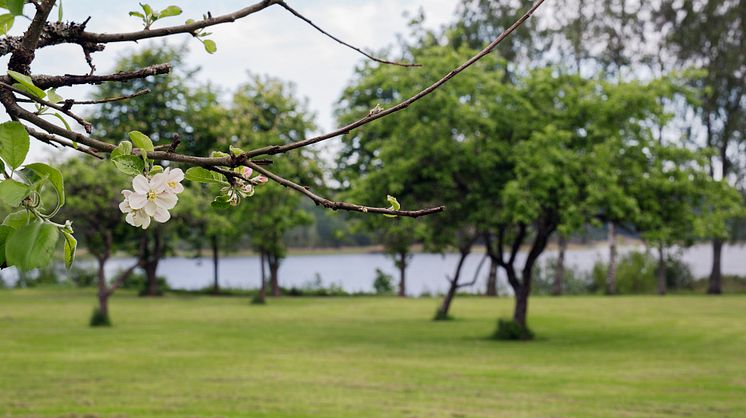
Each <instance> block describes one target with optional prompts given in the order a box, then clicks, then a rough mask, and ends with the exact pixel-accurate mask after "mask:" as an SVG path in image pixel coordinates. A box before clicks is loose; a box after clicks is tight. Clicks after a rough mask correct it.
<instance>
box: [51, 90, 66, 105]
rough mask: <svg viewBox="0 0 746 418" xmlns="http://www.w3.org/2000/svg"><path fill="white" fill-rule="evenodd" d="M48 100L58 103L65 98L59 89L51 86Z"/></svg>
mask: <svg viewBox="0 0 746 418" xmlns="http://www.w3.org/2000/svg"><path fill="white" fill-rule="evenodd" d="M47 100H48V101H50V102H52V103H55V104H57V103H60V102H62V101H64V100H65V99H64V98H63V97H62V96H60V95H59V94H57V89H55V88H51V89H49V90H47Z"/></svg>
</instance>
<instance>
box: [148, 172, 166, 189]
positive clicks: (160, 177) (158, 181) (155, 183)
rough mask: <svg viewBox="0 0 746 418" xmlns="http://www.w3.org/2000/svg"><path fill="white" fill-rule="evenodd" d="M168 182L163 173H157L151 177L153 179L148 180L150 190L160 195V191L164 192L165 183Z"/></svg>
mask: <svg viewBox="0 0 746 418" xmlns="http://www.w3.org/2000/svg"><path fill="white" fill-rule="evenodd" d="M167 181H168V178H167V177H166V175H165V174H164V173H158V174H156V175H154V176H153V178H152V179H151V180H150V189H151V190H153V191H155V192H156V193H161V192H162V191H164V190H166V182H167Z"/></svg>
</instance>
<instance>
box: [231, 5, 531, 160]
mask: <svg viewBox="0 0 746 418" xmlns="http://www.w3.org/2000/svg"><path fill="white" fill-rule="evenodd" d="M542 3H544V0H537V1H536V2H535V3H534V4H533V6H531V8H530V9H529V10H528V11H527V12H526V13H524V14H523V16H521V17H520V18H519V19H518V20H517V21H516V22H515V23H513V24H512V25H510V27H509V28H507V29H505V31H504V32H503V33H501V34H500V35H499V36H498V37H497V38H495V40H494V41H492V42H490V44H489V45H487V46H486V47H485V48H484V49H483V50H482V51H480V52H479V53H477V54H476V55H474V56H473V57H471V58H469V60H467V61H466V62H464V63H463V64H461V65H459V66H458V67H456V68H454V69H453V70H451V71H450V72H449V73H448V74H446V75H444V76H443V77H442V78H441V79H440V80H438V81H436V82H435V83H433V84H432V85H430V86H429V87H427V88H425V89H424V90H422V91H420V92H419V93H417V94H415V95H414V96H412V97H410V98H409V99H407V100H404V101H403V102H400V103H399V104H397V105H395V106H393V107H390V108H388V109H385V110H382V111H380V112H377V113H371V114H368V115H367V116H365V117H363V118H361V119H358V120H357V121H355V122H352V123H350V124H349V125H346V126H343V127H341V128H339V129H337V130H335V131H332V132H329V133H326V134H323V135H319V136H316V137H313V138H307V139H304V140H301V141H297V142H292V143H290V144H286V145H271V146H268V147H263V148H259V149H256V150H254V151H249V152H247V153H246V156H247V157H249V158H251V157H256V156H258V155H274V154H282V153H285V152H288V151H290V150H294V149H297V148H303V147H307V146H309V145H312V144H315V143H317V142H321V141H324V140H327V139H331V138H335V137H337V136H340V135H344V134H346V133H349V132H350V131H352V130H353V129H356V128H359V127H361V126H363V125H367V124H369V123H370V122H373V121H374V120H377V119H381V118H383V117H386V116H388V115H390V114H392V113H396V112H398V111H400V110H404V109H406V108H408V107H409V106H410V105H412V104H413V103H415V102H416V101H418V100H420V99H422V98H423V97H425V96H427V95H429V94H430V93H432V92H434V91H435V90H436V89H437V88H438V87H440V86H442V85H443V84H445V83H447V82H448V81H449V80H450V79H452V78H453V77H455V76H456V75H458V74H459V73H461V72H463V71H464V70H466V69H467V68H469V67H471V66H472V65H474V63H476V62H477V61H479V60H480V59H482V58H483V57H485V56H486V55H487V54H489V53H490V52H492V51H493V50H494V49H495V47H497V46H498V45H499V44H500V42H502V41H503V40H504V39H505V38H507V37H508V36H509V35H510V34H511V33H513V32H514V31H515V30H516V29H518V27H520V26H521V25H522V24H523V22H525V21H526V20H527V19H528V18H529V17H531V15H532V14H533V13H534V12H535V11H536V9H538V8H539V6H541V4H542Z"/></svg>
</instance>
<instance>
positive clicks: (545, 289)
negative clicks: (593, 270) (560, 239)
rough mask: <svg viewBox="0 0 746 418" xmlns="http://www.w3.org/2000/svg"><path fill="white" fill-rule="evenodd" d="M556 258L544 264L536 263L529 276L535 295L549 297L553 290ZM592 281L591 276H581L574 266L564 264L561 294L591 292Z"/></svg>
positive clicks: (549, 259) (547, 260)
mask: <svg viewBox="0 0 746 418" xmlns="http://www.w3.org/2000/svg"><path fill="white" fill-rule="evenodd" d="M557 261H558V260H557V258H554V257H552V258H548V259H546V261H544V263H542V264H539V263H536V265H535V267H534V269H533V270H532V272H531V274H532V276H533V291H534V293H535V294H537V295H549V294H551V293H552V290H553V288H554V278H555V276H556V274H557V273H556V271H557ZM592 288H593V281H592V279H591V276H590V275H588V274H583V273H582V272H581V271H580V270H578V268H577V267H575V266H568V265H567V264H565V274H564V277H563V278H562V294H564V295H580V294H584V293H589V292H591V291H592V290H591V289H592Z"/></svg>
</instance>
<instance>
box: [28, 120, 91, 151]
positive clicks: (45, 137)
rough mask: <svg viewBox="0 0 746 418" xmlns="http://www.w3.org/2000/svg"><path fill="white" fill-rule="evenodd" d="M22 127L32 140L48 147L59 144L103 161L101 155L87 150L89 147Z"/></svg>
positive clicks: (89, 149)
mask: <svg viewBox="0 0 746 418" xmlns="http://www.w3.org/2000/svg"><path fill="white" fill-rule="evenodd" d="M24 126H25V128H26V130H27V131H28V133H29V135H31V136H33V137H34V138H36V139H38V140H40V141H42V142H45V143H47V144H49V145H51V146H53V147H56V146H57V145H56V144H60V145H62V146H64V147H68V148H72V149H74V150H76V151H80V152H83V153H85V154H88V155H91V156H93V157H96V158H98V159H99V160H103V159H104V157H102V156H101V155H99V154H98V153H96V151H94V150H92V149H91V148H89V147H87V146H85V145H80V144H75V143H73V142H72V141H68V140H66V139H63V138H59V137H57V136H55V135H51V134H48V133H46V132H42V131H37V130H36V129H34V128H30V127H28V126H26V125H24Z"/></svg>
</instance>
